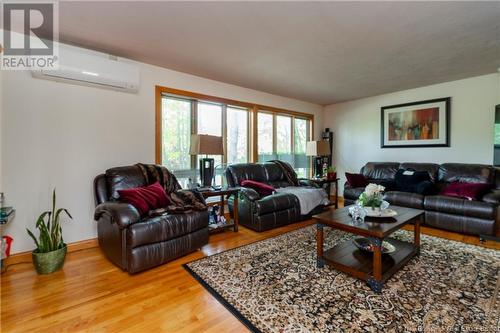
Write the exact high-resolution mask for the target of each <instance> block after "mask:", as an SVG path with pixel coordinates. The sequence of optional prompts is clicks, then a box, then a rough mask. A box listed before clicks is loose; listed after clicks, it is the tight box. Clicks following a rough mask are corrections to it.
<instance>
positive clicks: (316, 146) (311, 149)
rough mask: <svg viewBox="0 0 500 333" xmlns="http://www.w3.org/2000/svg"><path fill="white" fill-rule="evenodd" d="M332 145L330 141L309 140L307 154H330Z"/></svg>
mask: <svg viewBox="0 0 500 333" xmlns="http://www.w3.org/2000/svg"><path fill="white" fill-rule="evenodd" d="M328 155H331V153H330V145H329V143H328V141H308V142H307V145H306V156H328Z"/></svg>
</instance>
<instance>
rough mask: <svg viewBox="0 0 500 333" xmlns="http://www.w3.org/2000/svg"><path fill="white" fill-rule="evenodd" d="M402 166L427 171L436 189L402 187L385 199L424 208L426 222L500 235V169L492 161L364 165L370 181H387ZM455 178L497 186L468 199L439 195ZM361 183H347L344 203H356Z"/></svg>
mask: <svg viewBox="0 0 500 333" xmlns="http://www.w3.org/2000/svg"><path fill="white" fill-rule="evenodd" d="M399 169H404V170H407V169H412V170H416V171H427V172H428V173H429V176H430V179H431V181H432V182H433V183H434V187H435V193H434V194H432V195H421V194H418V193H409V192H401V191H387V192H386V194H385V199H386V200H387V201H388V202H389V203H390V204H393V205H398V206H404V207H412V208H417V209H423V210H425V222H424V225H427V226H431V227H435V228H439V229H444V230H448V231H453V232H458V233H462V234H471V235H480V236H493V237H499V236H500V215H499V213H500V212H499V209H498V206H499V203H500V172H498V171H497V169H496V168H495V167H493V166H491V165H483V164H463V163H445V164H441V165H439V164H433V163H398V162H369V163H367V164H366V165H365V166H363V167H362V168H361V174H363V175H364V176H365V177H366V178H367V179H368V181H369V182H370V183H377V184H382V185H386V184H388V182H389V183H390V182H391V181H393V180H394V177H395V175H396V172H397V171H398V170H399ZM452 182H468V183H489V184H492V186H493V188H494V190H492V191H490V192H489V193H487V194H486V195H484V196H483V198H482V200H480V201H475V200H467V199H462V198H457V197H449V196H443V195H439V194H438V193H440V192H441V190H442V189H443V188H444V187H445V186H447V185H448V184H449V183H452ZM363 190H364V188H362V187H358V188H355V187H352V186H351V185H350V184H349V183H347V182H346V183H345V187H344V201H345V205H350V204H353V203H354V202H355V201H356V200H357V198H358V197H359V195H360V194H361V193H362V192H363Z"/></svg>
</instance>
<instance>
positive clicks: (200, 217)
mask: <svg viewBox="0 0 500 333" xmlns="http://www.w3.org/2000/svg"><path fill="white" fill-rule="evenodd" d="M207 226H208V211H201V212H198V211H196V212H192V213H189V214H172V215H171V214H165V215H161V216H155V217H150V218H146V219H144V220H142V221H141V222H138V223H135V224H132V225H131V226H130V227H129V228H128V229H127V244H128V245H129V246H130V247H132V248H134V247H137V246H141V245H145V244H152V243H157V242H161V241H166V240H169V239H173V238H176V237H180V236H182V235H186V234H189V233H191V232H194V231H196V230H199V229H202V228H205V227H207Z"/></svg>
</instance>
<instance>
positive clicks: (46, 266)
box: [26, 189, 73, 274]
mask: <svg viewBox="0 0 500 333" xmlns="http://www.w3.org/2000/svg"><path fill="white" fill-rule="evenodd" d="M63 212H64V213H65V214H66V215H68V217H69V218H70V219H73V218H72V217H71V214H70V213H69V212H68V210H67V209H66V208H58V209H56V190H55V189H54V191H53V192H52V211H46V212H43V213H42V214H40V216H39V217H38V219H37V221H36V224H35V226H36V228H37V229H38V230H39V232H40V235H39V237H38V239H37V238H36V237H35V235H34V234H33V233H32V232H31V231H30V230H29V229H26V231H27V232H28V235H30V237H31V238H33V240H34V241H35V245H36V249H35V250H33V252H32V258H33V265H34V266H35V269H36V271H37V272H38V274H49V273H52V272H55V271H58V270H60V269H61V268H62V267H63V264H64V259H65V258H66V251H67V247H66V244H65V243H64V241H63V237H62V228H61V224H60V218H61V214H62V213H63Z"/></svg>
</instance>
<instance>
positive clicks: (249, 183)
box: [240, 180, 276, 197]
mask: <svg viewBox="0 0 500 333" xmlns="http://www.w3.org/2000/svg"><path fill="white" fill-rule="evenodd" d="M240 184H241V186H244V187H250V188H252V189H254V190H255V191H257V193H259V195H261V196H264V197H265V196H266V195H271V194H273V192H274V191H276V189H275V188H274V187H272V186H271V185H268V184H265V183H261V182H256V181H255V180H244V181H242V182H241V183H240Z"/></svg>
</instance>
